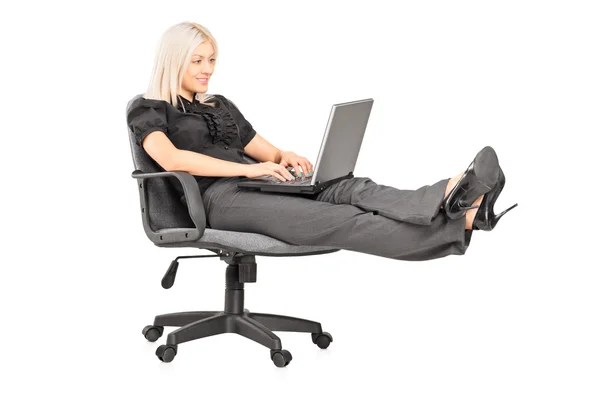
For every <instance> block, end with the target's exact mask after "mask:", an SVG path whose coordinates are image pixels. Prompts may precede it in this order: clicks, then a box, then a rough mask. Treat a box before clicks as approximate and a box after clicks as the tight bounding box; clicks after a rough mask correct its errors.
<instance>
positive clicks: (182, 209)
mask: <svg viewBox="0 0 600 400" xmlns="http://www.w3.org/2000/svg"><path fill="white" fill-rule="evenodd" d="M140 97H142V95H141V94H139V95H137V96H135V97H134V98H133V99H131V100H130V101H129V102H128V103H127V110H126V114H125V115H127V114H128V113H129V110H130V108H131V104H132V103H133V102H134V101H135V100H136V99H138V98H140ZM127 130H128V131H129V146H130V148H131V155H132V157H133V166H134V169H136V170H140V171H142V172H162V171H163V169H162V168H160V166H159V165H158V163H157V162H156V161H154V159H152V157H150V155H148V153H146V151H145V150H144V149H143V148H141V147H140V146H138V145H137V143H136V142H135V136H134V134H133V131H132V130H131V129H129V127H127ZM244 159H245V161H247V162H248V163H257V162H258V161H257V160H255V159H254V158H252V157H250V156H248V155H247V154H244ZM176 186H177V187H179V188H181V183H180V182H179V180H178V179H177V178H175V177H166V178H152V179H147V180H146V183H145V187H146V190H147V194H148V198H147V203H146V208H147V212H148V217H149V220H150V228H151V229H152V230H153V231H157V230H159V229H167V228H193V227H194V223H193V222H192V219H191V218H190V215H189V212H188V209H187V206H186V205H185V204H184V203H183V202H182V201H181V199H180V198H179V193H178V192H177V190H175V187H176ZM207 224H208V221H207ZM207 227H210V226H209V225H208V226H207Z"/></svg>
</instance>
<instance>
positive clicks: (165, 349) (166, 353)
mask: <svg viewBox="0 0 600 400" xmlns="http://www.w3.org/2000/svg"><path fill="white" fill-rule="evenodd" d="M176 355H177V346H176V345H172V344H163V345H160V346H158V348H157V349H156V356H157V357H158V359H159V360H160V361H162V362H166V363H170V362H171V361H173V359H174V358H175V356H176Z"/></svg>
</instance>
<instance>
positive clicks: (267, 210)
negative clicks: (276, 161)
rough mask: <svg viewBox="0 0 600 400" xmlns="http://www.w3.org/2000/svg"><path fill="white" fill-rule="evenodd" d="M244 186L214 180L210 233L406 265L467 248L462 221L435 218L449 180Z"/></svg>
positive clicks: (208, 205)
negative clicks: (296, 188) (302, 190)
mask: <svg viewBox="0 0 600 400" xmlns="http://www.w3.org/2000/svg"><path fill="white" fill-rule="evenodd" d="M248 179H251V178H246V177H240V176H236V177H225V178H221V179H220V180H217V181H216V182H215V183H214V184H212V185H211V186H210V187H209V188H208V189H207V190H206V192H205V193H204V196H203V200H204V207H205V210H206V217H207V220H208V223H209V226H210V227H211V228H213V229H221V230H232V231H238V232H253V233H260V234H263V235H267V236H270V237H273V238H275V239H279V240H281V241H284V242H287V243H290V244H296V245H319V246H331V247H335V248H339V249H345V250H350V251H357V252H361V253H367V254H372V255H377V256H381V257H386V258H392V259H396V260H407V261H422V260H431V259H435V258H440V257H445V256H447V255H450V254H464V253H465V251H466V250H467V247H468V246H469V242H470V240H471V234H472V232H473V231H472V230H465V217H462V218H459V219H456V220H451V219H448V218H447V217H446V215H445V214H444V213H443V212H441V209H440V206H441V204H442V202H443V199H444V194H445V190H446V186H447V184H448V181H449V178H448V179H442V180H440V181H439V182H437V183H435V184H433V185H426V186H423V187H421V188H419V189H416V190H401V189H396V188H394V187H391V186H385V185H379V184H377V183H375V182H373V181H372V180H371V179H369V178H366V177H354V178H352V179H345V180H342V181H340V182H337V183H336V184H334V185H332V186H330V187H328V188H327V189H325V190H324V191H322V192H320V193H318V194H315V195H299V194H283V193H269V192H260V191H254V190H249V189H242V188H238V187H237V183H238V182H240V181H243V180H248Z"/></svg>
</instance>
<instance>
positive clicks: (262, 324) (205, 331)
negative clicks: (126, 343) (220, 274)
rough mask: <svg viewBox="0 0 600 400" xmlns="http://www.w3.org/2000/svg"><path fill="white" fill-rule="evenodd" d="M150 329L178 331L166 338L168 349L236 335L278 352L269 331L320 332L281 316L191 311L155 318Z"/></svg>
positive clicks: (277, 341) (308, 323) (312, 324)
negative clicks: (210, 338)
mask: <svg viewBox="0 0 600 400" xmlns="http://www.w3.org/2000/svg"><path fill="white" fill-rule="evenodd" d="M154 326H159V327H165V326H178V327H181V328H179V329H177V330H175V331H173V332H171V333H169V334H168V335H167V344H168V345H178V344H181V343H185V342H189V341H190V340H195V339H201V338H204V337H209V336H214V335H219V334H221V333H237V334H239V335H241V336H244V337H246V338H248V339H251V340H253V341H255V342H257V343H260V344H262V345H263V346H266V347H268V348H269V349H271V350H281V340H280V339H279V337H277V335H275V334H274V333H273V331H288V332H310V333H317V334H318V333H322V332H323V330H322V329H321V324H320V323H318V322H314V321H309V320H305V319H301V318H294V317H288V316H285V315H274V314H259V313H251V312H250V311H249V310H247V309H244V311H243V312H242V313H240V314H231V313H226V312H224V311H191V312H181V313H173V314H163V315H157V316H156V317H155V318H154Z"/></svg>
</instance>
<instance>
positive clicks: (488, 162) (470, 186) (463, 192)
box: [442, 146, 500, 219]
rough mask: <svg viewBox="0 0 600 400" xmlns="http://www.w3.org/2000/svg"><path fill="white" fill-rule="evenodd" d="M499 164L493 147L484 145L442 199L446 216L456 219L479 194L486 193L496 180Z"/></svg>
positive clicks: (462, 214) (469, 207)
mask: <svg viewBox="0 0 600 400" xmlns="http://www.w3.org/2000/svg"><path fill="white" fill-rule="evenodd" d="M499 171H500V165H499V164H498V156H497V155H496V152H495V151H494V149H493V148H491V147H490V146H486V147H484V148H483V149H481V151H480V152H479V153H477V155H476V156H475V159H474V160H473V162H471V164H470V165H469V167H468V168H467V170H466V171H465V173H464V174H463V176H462V177H461V178H460V180H459V181H458V183H457V184H456V186H454V188H452V191H451V192H450V193H449V194H448V197H447V198H446V199H445V200H444V203H443V205H442V208H443V210H444V212H445V213H446V215H447V216H448V218H450V219H458V218H460V217H462V216H464V215H465V213H466V211H467V210H470V209H473V208H477V207H478V206H472V205H471V204H473V202H474V201H475V200H477V198H479V196H481V195H483V194H486V193H488V192H489V191H490V190H492V188H493V187H494V186H495V185H496V183H497V182H498V174H499Z"/></svg>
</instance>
